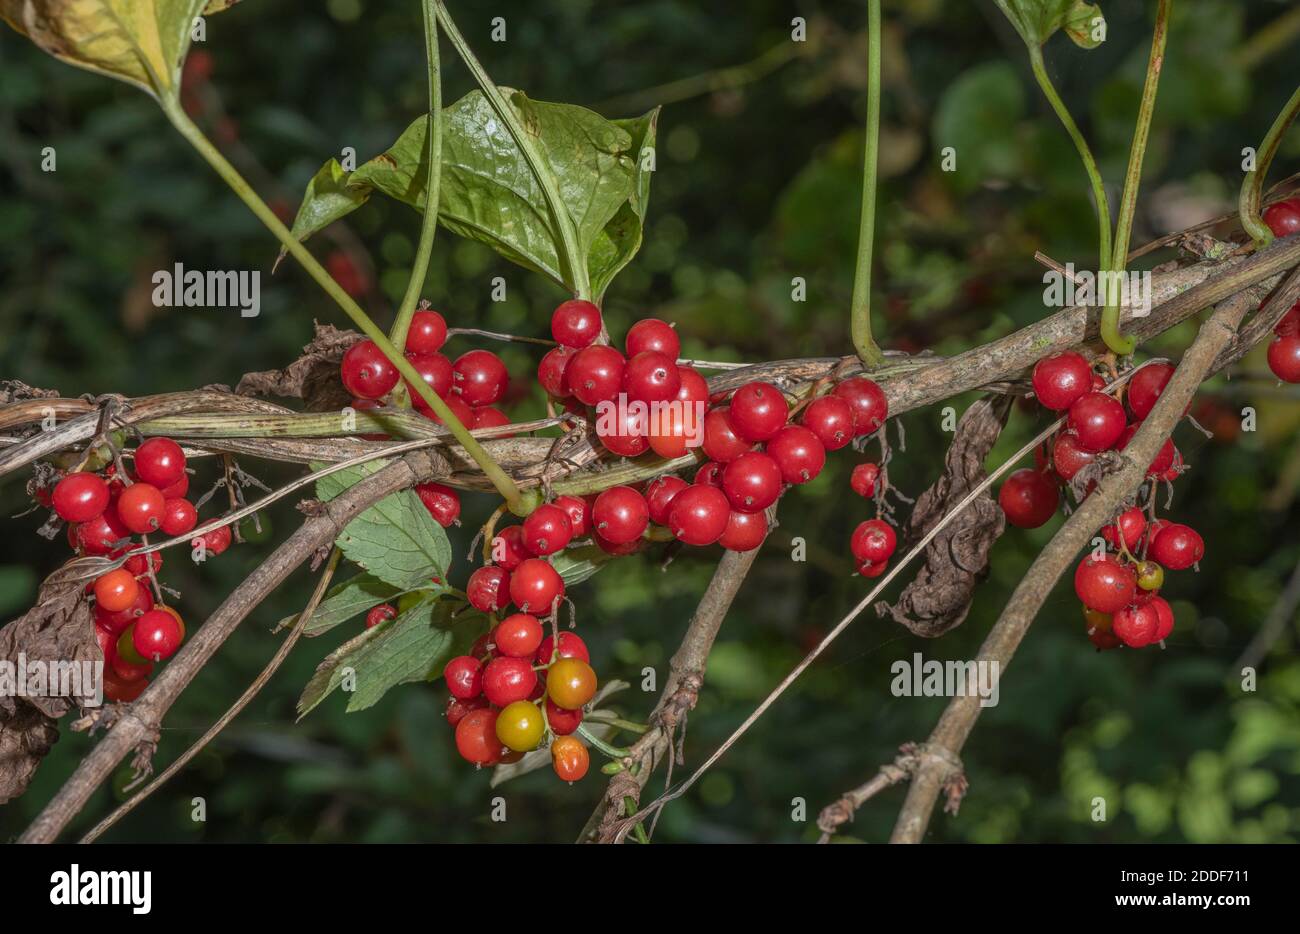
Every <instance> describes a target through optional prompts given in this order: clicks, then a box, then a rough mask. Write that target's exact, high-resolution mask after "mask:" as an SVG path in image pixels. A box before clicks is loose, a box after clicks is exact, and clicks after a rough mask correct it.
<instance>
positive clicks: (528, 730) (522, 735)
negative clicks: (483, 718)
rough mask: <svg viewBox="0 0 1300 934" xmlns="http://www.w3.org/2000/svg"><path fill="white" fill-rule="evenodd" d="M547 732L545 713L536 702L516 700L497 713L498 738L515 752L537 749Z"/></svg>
mask: <svg viewBox="0 0 1300 934" xmlns="http://www.w3.org/2000/svg"><path fill="white" fill-rule="evenodd" d="M545 732H546V721H545V719H544V715H543V714H542V712H541V711H540V710H538V709H537V706H536V705H535V704H530V703H529V702H528V701H515V702H514V703H513V704H507V705H506V707H505V708H504V709H503V710H502V711H501V713H499V714H498V715H497V723H496V733H497V739H499V740H501V742H502V743H503V744H504V745H505V746H507V747H508V748H510V749H513V750H514V751H515V752H528V751H529V750H530V749H536V748H537V744H538V743H540V742H541V741H542V735H543V734H544V733H545Z"/></svg>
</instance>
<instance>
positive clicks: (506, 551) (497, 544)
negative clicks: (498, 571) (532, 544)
mask: <svg viewBox="0 0 1300 934" xmlns="http://www.w3.org/2000/svg"><path fill="white" fill-rule="evenodd" d="M531 557H533V553H532V552H530V551H529V550H528V548H527V547H526V546H525V545H524V527H523V526H522V525H511V526H507V527H506V528H504V529H502V530H501V531H499V532H498V533H497V534H496V537H495V538H494V539H492V560H493V561H495V562H496V564H497V566H498V567H500V568H502V569H503V570H506V571H514V569H515V568H517V567H519V565H520V564H521V563H522V562H523V561H524V560H525V559H527V558H531Z"/></svg>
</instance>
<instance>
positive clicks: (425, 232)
mask: <svg viewBox="0 0 1300 934" xmlns="http://www.w3.org/2000/svg"><path fill="white" fill-rule="evenodd" d="M420 7H421V9H422V10H423V12H424V48H425V58H426V60H427V62H428V67H429V125H428V129H427V131H426V132H425V142H426V143H427V145H428V157H429V175H428V177H427V178H426V179H425V183H424V221H423V223H421V225H420V244H419V246H418V247H417V248H416V250H415V262H414V263H412V264H411V281H410V282H408V283H407V284H406V294H405V295H403V296H402V304H401V305H399V306H398V308H397V318H396V320H395V321H394V322H393V328H392V330H391V331H389V332H388V336H389V339H390V340H391V341H392V342H393V346H394V347H401V348H405V347H406V333H407V331H409V330H410V329H411V318H412V316H414V314H415V306H416V304H417V303H418V302H419V300H420V292H421V290H422V289H423V288H424V280H425V277H426V276H428V274H429V255H430V254H431V253H432V252H433V238H434V235H435V233H436V232H437V230H438V195H439V189H440V188H441V187H442V77H441V74H440V72H441V67H442V62H441V58H440V56H439V55H438V16H437V12H436V11H435V10H434V6H433V0H423V2H422V3H421V4H420Z"/></svg>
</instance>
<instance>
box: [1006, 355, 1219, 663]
mask: <svg viewBox="0 0 1300 934" xmlns="http://www.w3.org/2000/svg"><path fill="white" fill-rule="evenodd" d="M1173 373H1174V368H1173V367H1172V366H1170V365H1169V364H1166V363H1153V364H1149V365H1147V366H1145V367H1143V368H1141V369H1140V370H1138V372H1137V373H1135V374H1134V375H1133V377H1132V379H1130V380H1129V381H1128V384H1127V387H1125V388H1126V390H1127V391H1126V392H1125V393H1124V399H1125V401H1126V402H1127V403H1128V412H1126V411H1125V407H1124V402H1121V401H1120V399H1119V398H1116V396H1114V395H1111V394H1110V393H1108V392H1106V391H1105V385H1106V384H1105V381H1104V380H1103V379H1102V377H1101V376H1100V375H1099V374H1097V373H1096V372H1094V370H1093V368H1092V367H1091V365H1089V363H1088V361H1087V360H1085V359H1084V358H1083V357H1082V356H1081V355H1080V354H1077V353H1074V352H1067V353H1062V354H1057V355H1056V356H1052V357H1047V358H1045V359H1043V360H1040V361H1039V362H1038V364H1037V365H1036V366H1035V367H1034V373H1033V387H1034V395H1035V397H1036V398H1037V399H1038V401H1039V402H1040V403H1042V404H1043V405H1044V406H1046V407H1047V408H1048V409H1051V410H1052V411H1054V412H1065V413H1066V427H1065V428H1064V429H1063V430H1062V431H1061V432H1060V433H1058V434H1057V435H1056V436H1055V437H1054V438H1053V439H1051V440H1050V441H1049V442H1048V449H1047V452H1046V453H1044V452H1042V451H1039V452H1037V455H1038V457H1037V460H1038V464H1037V465H1036V466H1034V467H1027V468H1025V469H1023V470H1017V471H1016V472H1015V473H1013V474H1011V475H1010V476H1009V477H1008V478H1007V479H1006V482H1004V483H1003V485H1002V488H1001V490H999V492H998V502H999V503H1000V504H1001V506H1002V511H1003V512H1004V513H1005V514H1006V517H1007V521H1008V522H1010V523H1011V524H1012V525H1015V526H1019V527H1020V528H1037V527H1038V526H1040V525H1043V524H1044V523H1045V522H1047V521H1048V520H1049V519H1051V518H1052V516H1053V515H1055V514H1056V512H1057V509H1058V507H1059V506H1060V502H1061V493H1060V488H1061V486H1062V485H1064V484H1067V483H1069V482H1070V481H1071V480H1072V479H1073V478H1074V477H1075V475H1076V474H1077V473H1078V472H1079V471H1080V470H1082V469H1083V468H1084V467H1086V466H1088V465H1089V464H1091V463H1092V462H1093V461H1094V460H1095V459H1096V458H1097V456H1098V455H1099V454H1100V453H1101V452H1103V451H1107V450H1123V448H1125V447H1126V446H1127V445H1128V443H1129V441H1131V440H1132V438H1133V436H1134V435H1135V434H1136V433H1137V430H1138V428H1139V426H1140V425H1141V422H1142V420H1143V419H1145V418H1146V417H1147V415H1149V414H1150V412H1151V410H1152V409H1153V408H1154V407H1155V404H1156V400H1157V399H1159V398H1160V394H1161V393H1162V392H1163V391H1164V388H1165V386H1166V385H1167V384H1168V382H1169V379H1170V377H1171V376H1173ZM1129 414H1131V415H1132V421H1129V417H1128V416H1129ZM1183 469H1184V468H1183V463H1182V456H1181V454H1180V453H1179V451H1178V448H1177V447H1175V446H1174V442H1173V439H1172V438H1166V439H1165V441H1164V444H1163V445H1161V448H1160V451H1159V452H1158V453H1157V454H1156V457H1155V459H1154V460H1153V461H1152V462H1151V464H1150V466H1149V467H1148V468H1147V478H1148V480H1149V481H1150V482H1152V483H1155V482H1157V481H1161V480H1163V481H1166V482H1170V483H1172V482H1173V481H1174V480H1176V479H1177V478H1178V475H1179V474H1180V473H1181V472H1182V470H1183ZM1095 485H1096V484H1095V481H1094V482H1090V483H1089V484H1088V485H1087V489H1086V491H1085V492H1084V495H1087V494H1088V493H1091V492H1092V489H1093V488H1094V487H1095ZM1152 502H1153V503H1154V498H1153V500H1152ZM1152 509H1153V512H1152V518H1151V520H1150V521H1148V519H1147V516H1146V515H1144V514H1143V512H1142V510H1141V509H1139V508H1137V507H1130V508H1129V509H1126V510H1125V511H1124V512H1123V513H1121V514H1120V515H1119V517H1118V518H1117V519H1116V520H1115V522H1113V523H1111V524H1109V525H1106V526H1104V527H1103V528H1102V529H1101V537H1102V539H1103V540H1104V541H1105V543H1106V545H1107V546H1108V549H1109V551H1108V552H1107V553H1103V554H1093V553H1090V554H1089V555H1088V556H1087V557H1085V558H1084V559H1083V560H1082V561H1081V562H1080V563H1079V566H1078V568H1077V569H1076V571H1075V576H1074V589H1075V592H1076V593H1077V594H1078V596H1079V599H1080V600H1081V601H1082V602H1083V606H1084V617H1085V620H1086V622H1087V624H1088V638H1089V639H1090V640H1091V641H1092V643H1093V644H1094V645H1096V646H1097V647H1098V648H1102V649H1111V648H1116V647H1117V646H1119V645H1127V646H1129V647H1130V648H1140V647H1141V646H1144V645H1149V644H1151V643H1153V642H1160V641H1162V640H1163V639H1165V638H1166V637H1167V636H1168V635H1169V633H1170V632H1172V631H1173V627H1174V614H1173V611H1172V610H1171V609H1170V607H1169V604H1168V603H1167V602H1166V601H1165V600H1164V599H1163V598H1162V597H1160V595H1159V591H1160V588H1161V587H1162V586H1163V585H1164V579H1165V568H1169V569H1171V570H1183V569H1184V568H1189V567H1192V566H1193V565H1194V564H1196V562H1198V561H1199V560H1200V559H1201V557H1202V556H1203V555H1204V554H1205V543H1204V542H1203V541H1202V539H1201V537H1200V536H1199V535H1198V534H1197V533H1196V532H1195V531H1193V530H1192V529H1191V528H1189V527H1187V526H1185V525H1181V524H1178V523H1170V522H1167V521H1165V520H1163V519H1156V518H1154V505H1153V507H1152ZM1110 552H1114V553H1113V554H1112V553H1110Z"/></svg>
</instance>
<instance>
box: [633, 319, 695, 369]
mask: <svg viewBox="0 0 1300 934" xmlns="http://www.w3.org/2000/svg"><path fill="white" fill-rule="evenodd" d="M623 346H624V347H625V348H626V350H627V355H628V356H629V357H635V356H636V355H637V354H639V353H645V352H646V351H654V352H655V353H661V354H663V355H664V356H665V357H667V358H668V359H669V360H671V361H672V362H674V363H676V362H677V358H678V357H680V356H681V355H682V343H681V341H680V340H678V338H677V332H676V331H674V330H673V328H672V325H670V324H668V323H667V322H664V321H660V320H659V319H658V318H643V319H642V320H640V321H638V322H637V323H636V324H634V325H632V327H630V328H629V329H628V332H627V340H626V341H625V342H624V345H623Z"/></svg>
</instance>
